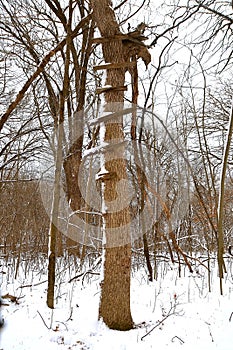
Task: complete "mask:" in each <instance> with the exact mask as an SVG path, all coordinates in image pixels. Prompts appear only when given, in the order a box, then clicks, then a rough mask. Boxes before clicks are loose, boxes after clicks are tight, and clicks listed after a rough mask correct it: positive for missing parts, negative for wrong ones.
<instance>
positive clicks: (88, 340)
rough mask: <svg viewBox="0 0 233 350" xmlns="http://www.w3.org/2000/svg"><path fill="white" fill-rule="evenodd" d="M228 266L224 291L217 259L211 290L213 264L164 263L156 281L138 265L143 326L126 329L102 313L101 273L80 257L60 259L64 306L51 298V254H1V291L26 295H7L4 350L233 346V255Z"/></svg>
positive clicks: (223, 349)
mask: <svg viewBox="0 0 233 350" xmlns="http://www.w3.org/2000/svg"><path fill="white" fill-rule="evenodd" d="M225 262H226V267H227V273H226V275H225V279H224V283H223V287H224V295H223V296H220V294H219V281H218V278H217V266H216V260H215V259H213V260H211V273H210V276H209V277H210V280H211V289H212V291H211V293H209V292H208V273H207V269H206V268H204V267H203V266H199V267H198V269H197V268H196V271H195V272H194V273H192V274H191V273H189V272H188V269H187V267H185V266H182V269H181V277H179V276H178V266H173V265H172V264H171V263H168V262H160V263H159V264H158V278H157V280H156V281H153V282H148V279H147V276H146V271H145V270H144V269H142V268H140V269H139V270H137V271H135V270H134V271H133V272H132V292H131V309H132V316H133V319H134V322H135V324H136V327H135V329H133V330H131V331H128V332H118V331H113V330H110V329H108V328H107V327H106V326H105V325H104V324H103V322H101V321H98V305H99V297H100V284H99V283H100V280H99V278H100V277H99V275H93V274H86V275H82V276H81V277H80V278H78V279H75V280H73V281H72V282H70V283H68V281H69V279H70V278H71V277H73V276H75V275H78V274H79V273H80V272H78V271H77V270H75V268H74V266H73V265H72V262H70V261H69V262H67V261H64V260H60V261H59V263H58V272H57V284H56V308H55V309H54V310H53V311H52V310H50V309H48V308H47V306H46V287H47V282H46V280H47V272H46V260H45V259H44V260H43V262H42V263H40V260H39V259H38V261H37V262H36V263H32V262H31V263H30V264H29V263H26V261H25V262H23V263H21V264H20V267H19V270H18V273H17V276H16V279H15V278H14V274H15V266H14V265H13V264H9V262H8V263H7V264H6V263H5V262H4V261H1V267H0V272H1V275H2V277H1V278H2V283H1V293H2V295H4V294H6V293H9V294H11V295H14V296H17V297H18V299H17V301H18V303H12V302H10V301H9V300H7V299H4V300H5V302H6V303H8V304H9V306H3V308H2V309H3V311H2V313H3V316H4V318H5V325H4V328H3V330H2V332H1V335H0V337H1V339H0V344H1V345H0V349H1V350H2V349H3V350H13V349H17V350H31V349H33V350H39V349H40V350H41V349H44V350H47V349H49V350H54V349H59V350H63V349H77V350H78V349H83V350H88V349H90V350H103V349H109V350H124V349H127V350H128V349H132V350H147V349H159V350H163V349H182V350H193V349H195V350H196V349H200V350H201V349H205V350H212V349H218V350H232V348H233V259H232V258H227V259H225Z"/></svg>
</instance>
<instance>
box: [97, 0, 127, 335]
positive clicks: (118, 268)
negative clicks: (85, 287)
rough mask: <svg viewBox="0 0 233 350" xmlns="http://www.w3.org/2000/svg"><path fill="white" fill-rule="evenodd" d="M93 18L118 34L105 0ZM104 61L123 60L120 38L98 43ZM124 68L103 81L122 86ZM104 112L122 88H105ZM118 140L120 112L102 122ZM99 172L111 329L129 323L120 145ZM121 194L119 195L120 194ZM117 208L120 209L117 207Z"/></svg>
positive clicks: (117, 105)
mask: <svg viewBox="0 0 233 350" xmlns="http://www.w3.org/2000/svg"><path fill="white" fill-rule="evenodd" d="M91 5H92V8H93V18H94V20H95V21H96V23H97V26H98V28H99V30H100V33H101V35H102V37H104V38H108V37H110V36H111V37H113V36H114V35H116V34H120V30H119V26H118V24H117V22H116V19H115V14H114V11H113V9H112V7H111V4H110V1H109V0H92V1H91ZM102 49H103V55H104V59H105V62H106V63H119V66H120V64H121V63H124V61H125V60H124V53H123V52H124V50H123V44H122V41H121V40H109V41H107V42H104V43H103V45H102ZM124 82H125V68H123V67H120V68H114V69H107V79H106V85H111V86H112V87H123V85H124ZM105 101H106V107H105V112H106V111H108V112H109V114H111V113H114V112H116V111H119V110H121V109H122V108H123V102H124V91H120V89H119V90H117V89H116V90H114V91H113V90H109V91H107V92H106V93H105ZM114 140H115V142H117V143H118V144H119V143H121V141H123V140H124V133H123V120H122V115H120V116H118V117H114V120H113V119H112V120H110V121H109V120H108V122H105V135H104V141H105V142H107V143H109V144H111V143H113V142H114ZM104 157H105V164H104V165H105V169H106V171H107V175H108V176H105V177H104V176H103V178H102V181H103V182H104V186H103V189H104V190H103V200H104V203H105V205H106V212H105V214H104V231H105V232H104V234H105V235H106V240H105V242H104V279H103V281H102V292H101V300H100V308H99V317H100V318H102V319H103V321H104V322H105V324H106V325H107V326H108V327H109V328H112V329H117V330H129V329H131V328H132V327H133V320H132V317H131V311H130V274H131V244H130V232H129V225H127V224H129V222H130V215H129V208H128V207H126V208H123V206H122V208H121V204H122V202H121V198H120V199H119V195H120V194H122V193H123V194H124V195H127V185H126V184H127V174H126V165H125V160H124V146H123V147H116V148H115V150H113V151H111V153H110V152H109V153H105V156H104ZM120 197H121V195H120ZM119 208H120V209H119Z"/></svg>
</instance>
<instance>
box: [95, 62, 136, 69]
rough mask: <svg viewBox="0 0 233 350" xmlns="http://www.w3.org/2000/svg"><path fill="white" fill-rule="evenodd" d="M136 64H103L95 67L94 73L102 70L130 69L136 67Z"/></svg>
mask: <svg viewBox="0 0 233 350" xmlns="http://www.w3.org/2000/svg"><path fill="white" fill-rule="evenodd" d="M134 66H135V62H114V63H105V64H101V65H99V66H94V67H93V69H94V71H97V70H101V69H118V68H129V67H134Z"/></svg>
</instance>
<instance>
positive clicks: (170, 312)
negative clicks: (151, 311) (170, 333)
mask: <svg viewBox="0 0 233 350" xmlns="http://www.w3.org/2000/svg"><path fill="white" fill-rule="evenodd" d="M175 308H176V304H175V305H171V307H170V310H169V311H168V313H167V315H166V316H165V317H164V318H163V319H162V320H161V321H158V323H157V324H156V325H155V326H154V327H153V328H151V330H150V331H149V332H147V333H146V334H145V335H143V337H141V340H143V339H144V338H145V337H147V336H148V335H149V334H150V333H151V332H153V330H154V329H155V328H157V327H159V326H160V325H161V324H162V323H163V322H164V321H165V320H166V319H167V318H168V317H169V316H171V315H174V312H175ZM172 311H173V312H172Z"/></svg>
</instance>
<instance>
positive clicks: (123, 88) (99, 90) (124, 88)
mask: <svg viewBox="0 0 233 350" xmlns="http://www.w3.org/2000/svg"><path fill="white" fill-rule="evenodd" d="M110 90H111V91H112V90H114V91H127V86H126V85H124V86H103V87H102V88H101V87H99V88H97V89H96V91H95V92H96V93H97V94H98V95H99V94H102V93H104V92H106V91H110Z"/></svg>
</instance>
